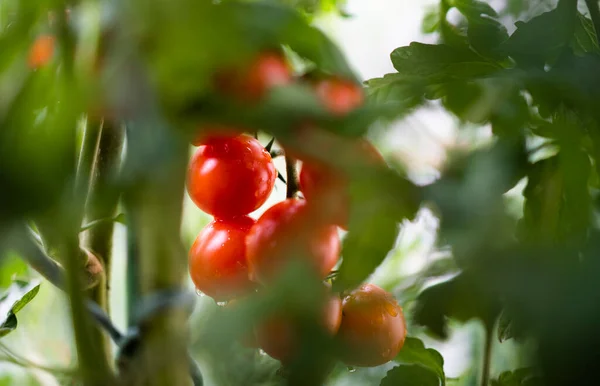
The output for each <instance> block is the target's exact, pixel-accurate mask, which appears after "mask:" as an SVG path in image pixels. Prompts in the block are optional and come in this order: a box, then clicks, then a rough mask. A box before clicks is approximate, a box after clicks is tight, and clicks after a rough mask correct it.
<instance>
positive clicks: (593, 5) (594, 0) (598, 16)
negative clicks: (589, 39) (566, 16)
mask: <svg viewBox="0 0 600 386" xmlns="http://www.w3.org/2000/svg"><path fill="white" fill-rule="evenodd" d="M585 4H586V5H587V8H588V11H590V17H591V18H592V22H593V23H594V29H595V30H596V39H597V40H598V42H600V7H599V6H598V0H585Z"/></svg>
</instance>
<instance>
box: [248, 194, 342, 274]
mask: <svg viewBox="0 0 600 386" xmlns="http://www.w3.org/2000/svg"><path fill="white" fill-rule="evenodd" d="M246 244H247V248H248V249H247V257H248V267H249V269H250V277H251V278H252V279H253V280H255V281H258V282H263V283H264V282H268V281H271V280H272V279H273V278H275V277H276V276H277V274H278V273H279V272H281V270H282V269H285V268H284V267H285V265H286V264H287V263H289V262H290V260H291V259H292V258H294V257H295V256H296V254H297V256H301V257H302V258H306V259H309V261H308V263H309V264H310V265H311V266H312V268H314V270H315V272H316V273H317V274H319V275H320V276H321V277H323V278H324V277H326V276H327V275H328V274H329V272H330V271H331V269H332V268H333V267H334V266H335V264H336V262H337V260H338V256H339V253H340V238H339V236H338V233H337V229H336V227H335V226H334V225H331V224H330V223H323V222H321V221H319V214H318V213H314V212H313V211H312V210H311V208H310V207H309V206H308V205H307V202H306V200H298V199H287V200H285V201H282V202H280V203H277V204H275V205H273V206H272V207H271V208H269V209H268V210H267V211H266V212H265V213H264V214H263V215H262V216H261V217H260V218H259V219H258V221H257V222H256V224H255V225H254V226H253V227H252V229H251V230H250V233H249V234H248V237H247V239H246ZM292 252H294V254H292Z"/></svg>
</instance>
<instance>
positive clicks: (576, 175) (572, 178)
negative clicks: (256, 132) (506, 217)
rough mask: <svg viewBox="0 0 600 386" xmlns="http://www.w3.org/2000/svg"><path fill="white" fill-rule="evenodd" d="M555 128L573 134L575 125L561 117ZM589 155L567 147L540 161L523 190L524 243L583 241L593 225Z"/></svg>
mask: <svg viewBox="0 0 600 386" xmlns="http://www.w3.org/2000/svg"><path fill="white" fill-rule="evenodd" d="M555 125H556V126H559V127H557V128H556V129H555V130H559V131H563V130H564V133H565V135H566V133H569V134H568V135H570V136H573V135H574V133H575V131H574V130H570V129H568V127H571V128H572V129H574V128H575V127H573V126H563V125H562V124H561V123H559V121H558V120H557V121H556V122H555ZM590 173H591V164H590V160H589V157H588V155H587V154H586V153H584V152H583V151H582V150H581V149H578V148H576V147H573V146H563V147H562V150H561V152H560V153H559V154H558V155H555V156H553V157H550V158H547V159H544V160H542V161H538V162H536V163H535V164H534V165H533V167H532V168H531V169H530V171H529V173H528V183H527V186H526V188H525V190H524V191H523V195H524V197H525V205H524V209H523V218H522V220H521V221H520V223H519V236H520V239H521V240H522V241H523V242H528V243H533V244H539V243H548V244H550V245H556V244H558V243H561V242H575V243H581V242H583V241H584V240H585V235H586V230H587V228H588V227H589V225H590V216H589V213H590V210H591V197H590V193H589V191H588V180H589V176H590Z"/></svg>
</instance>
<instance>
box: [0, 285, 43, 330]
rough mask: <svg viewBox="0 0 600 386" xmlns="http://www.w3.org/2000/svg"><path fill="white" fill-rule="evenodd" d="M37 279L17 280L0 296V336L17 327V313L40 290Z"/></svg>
mask: <svg viewBox="0 0 600 386" xmlns="http://www.w3.org/2000/svg"><path fill="white" fill-rule="evenodd" d="M39 290H40V284H39V283H38V282H37V281H32V282H26V281H21V280H15V281H14V282H13V284H12V285H11V286H10V287H9V288H8V289H7V290H6V291H4V293H3V294H2V297H1V298H0V337H2V336H4V335H6V334H8V333H10V332H11V331H13V330H14V329H15V328H17V317H16V314H17V312H19V311H20V310H21V309H23V307H25V306H26V305H27V303H29V302H30V301H31V300H32V299H33V298H34V297H35V296H36V295H37V294H38V292H39Z"/></svg>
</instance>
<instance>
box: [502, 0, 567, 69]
mask: <svg viewBox="0 0 600 386" xmlns="http://www.w3.org/2000/svg"><path fill="white" fill-rule="evenodd" d="M576 21H577V2H576V1H573V0H561V1H559V4H558V6H557V7H556V9H554V10H552V11H550V12H546V13H543V14H541V15H539V16H537V17H534V18H533V19H531V20H529V21H528V22H527V23H523V22H518V23H516V26H517V30H516V31H515V32H514V33H513V34H512V35H511V37H510V38H509V39H508V41H507V42H506V43H505V44H504V45H503V49H504V50H505V51H506V53H507V54H508V55H509V56H511V57H513V58H514V59H515V60H516V61H517V62H518V63H519V64H521V65H524V66H535V67H538V68H543V66H544V64H546V63H548V62H552V61H554V60H555V59H556V58H557V57H558V55H559V54H560V53H561V52H562V50H563V48H564V47H565V46H566V45H567V44H568V43H569V41H570V40H571V37H572V36H573V31H574V28H575V24H576Z"/></svg>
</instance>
